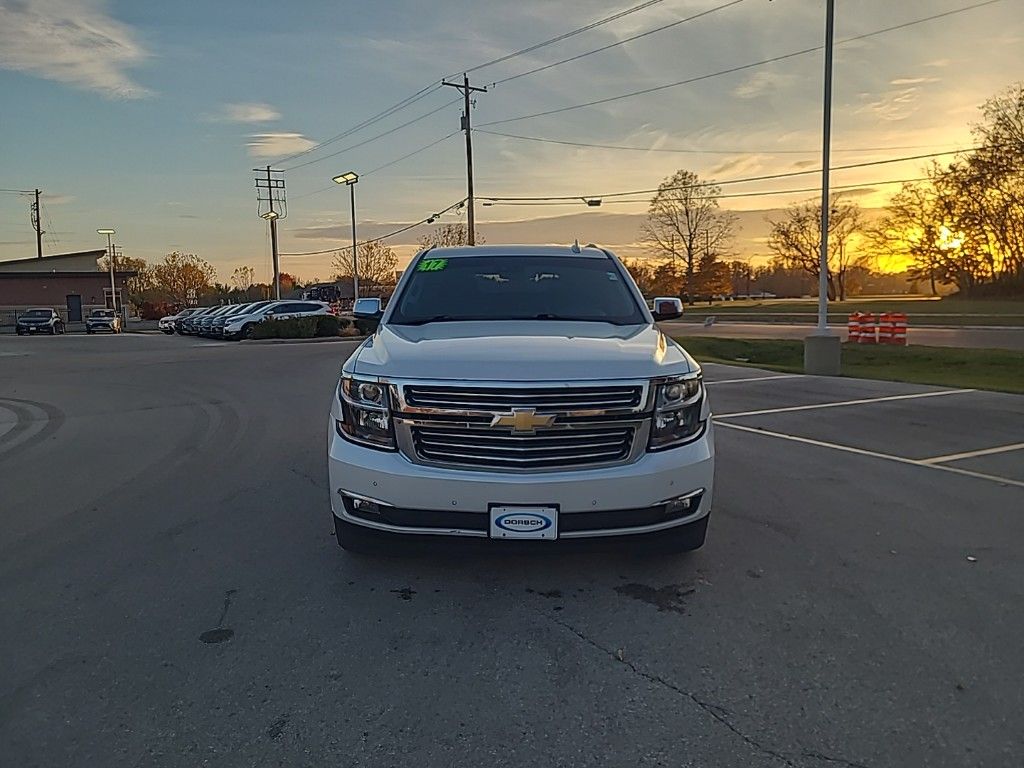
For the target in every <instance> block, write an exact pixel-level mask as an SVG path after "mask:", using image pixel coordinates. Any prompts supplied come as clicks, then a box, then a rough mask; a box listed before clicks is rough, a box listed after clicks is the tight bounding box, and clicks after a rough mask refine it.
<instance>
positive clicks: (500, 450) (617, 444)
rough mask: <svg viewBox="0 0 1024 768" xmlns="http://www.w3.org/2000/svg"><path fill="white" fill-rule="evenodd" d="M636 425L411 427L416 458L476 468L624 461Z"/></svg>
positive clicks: (555, 466)
mask: <svg viewBox="0 0 1024 768" xmlns="http://www.w3.org/2000/svg"><path fill="white" fill-rule="evenodd" d="M635 429H636V428H635V426H633V425H629V426H619V425H615V426H593V427H591V426H586V427H580V428H577V429H548V430H540V431H538V432H537V433H535V434H529V435H516V434H512V433H510V432H507V431H500V430H494V429H479V428H472V427H470V428H467V427H465V426H461V425H460V426H458V427H447V426H440V425H438V426H427V425H422V424H417V425H414V426H413V427H412V430H411V431H412V443H413V450H415V452H416V455H417V458H418V459H420V460H421V461H424V462H427V463H435V464H449V465H461V466H470V467H479V468H481V469H485V468H486V469H509V470H516V469H519V470H531V469H532V470H539V469H548V468H564V467H584V466H588V465H592V464H609V463H615V462H622V461H625V460H626V459H627V458H628V457H629V455H630V453H631V452H632V448H633V436H634V433H635Z"/></svg>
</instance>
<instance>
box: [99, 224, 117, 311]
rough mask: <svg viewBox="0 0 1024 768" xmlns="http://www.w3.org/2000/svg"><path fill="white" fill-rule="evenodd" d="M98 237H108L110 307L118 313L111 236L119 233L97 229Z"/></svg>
mask: <svg viewBox="0 0 1024 768" xmlns="http://www.w3.org/2000/svg"><path fill="white" fill-rule="evenodd" d="M96 234H97V235H106V236H107V258H108V259H110V306H111V308H112V309H113V310H114V311H115V312H116V311H117V286H116V285H115V284H114V244H113V242H112V241H111V239H110V236H111V235H116V234H117V232H116V231H115V230H113V229H97V230H96Z"/></svg>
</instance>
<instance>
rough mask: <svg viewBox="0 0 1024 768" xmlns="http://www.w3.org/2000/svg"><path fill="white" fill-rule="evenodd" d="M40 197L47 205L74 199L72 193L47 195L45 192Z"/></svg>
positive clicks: (61, 203) (70, 201)
mask: <svg viewBox="0 0 1024 768" xmlns="http://www.w3.org/2000/svg"><path fill="white" fill-rule="evenodd" d="M40 197H41V198H42V200H43V202H44V203H46V204H47V205H67V204H68V203H73V202H74V201H75V200H76V198H75V196H74V195H48V194H46V193H45V192H44V193H43V194H42V195H40Z"/></svg>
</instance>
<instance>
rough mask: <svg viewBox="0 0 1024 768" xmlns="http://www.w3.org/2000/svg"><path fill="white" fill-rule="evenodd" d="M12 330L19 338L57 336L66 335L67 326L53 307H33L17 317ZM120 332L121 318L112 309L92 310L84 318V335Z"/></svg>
mask: <svg viewBox="0 0 1024 768" xmlns="http://www.w3.org/2000/svg"><path fill="white" fill-rule="evenodd" d="M14 330H15V332H16V333H17V334H18V335H19V336H25V335H27V334H29V335H30V334H33V333H47V334H49V335H50V336H57V335H59V334H62V333H67V325H66V324H65V323H64V320H63V318H61V316H60V314H59V313H58V312H57V310H55V309H54V308H53V307H33V308H31V309H27V310H25V311H24V312H21V313H20V314H19V315H18V318H17V320H16V321H15V324H14ZM122 330H124V329H123V328H122V325H121V317H120V315H118V314H117V312H116V311H114V310H113V309H94V310H93V311H92V312H90V313H89V316H88V317H86V318H85V332H86V333H90V334H91V333H98V332H107V331H109V332H110V333H121V331H122Z"/></svg>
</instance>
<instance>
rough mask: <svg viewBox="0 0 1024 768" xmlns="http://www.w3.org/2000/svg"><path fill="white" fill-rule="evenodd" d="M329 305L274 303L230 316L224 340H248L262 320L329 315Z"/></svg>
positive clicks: (300, 302)
mask: <svg viewBox="0 0 1024 768" xmlns="http://www.w3.org/2000/svg"><path fill="white" fill-rule="evenodd" d="M330 313H331V305H330V304H327V303H326V302H323V301H287V300H282V301H274V302H271V303H270V304H267V305H265V306H263V307H260V308H259V309H258V310H256V311H255V312H250V313H246V314H242V315H238V316H235V315H232V316H231V317H230V318H229V319H228V322H227V323H225V325H224V338H225V339H248V338H250V337H251V336H252V332H253V329H254V328H255V327H256V326H257V325H258V324H259V323H262V322H263V321H264V320H290V319H291V318H294V317H312V316H314V315H329V314H330Z"/></svg>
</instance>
